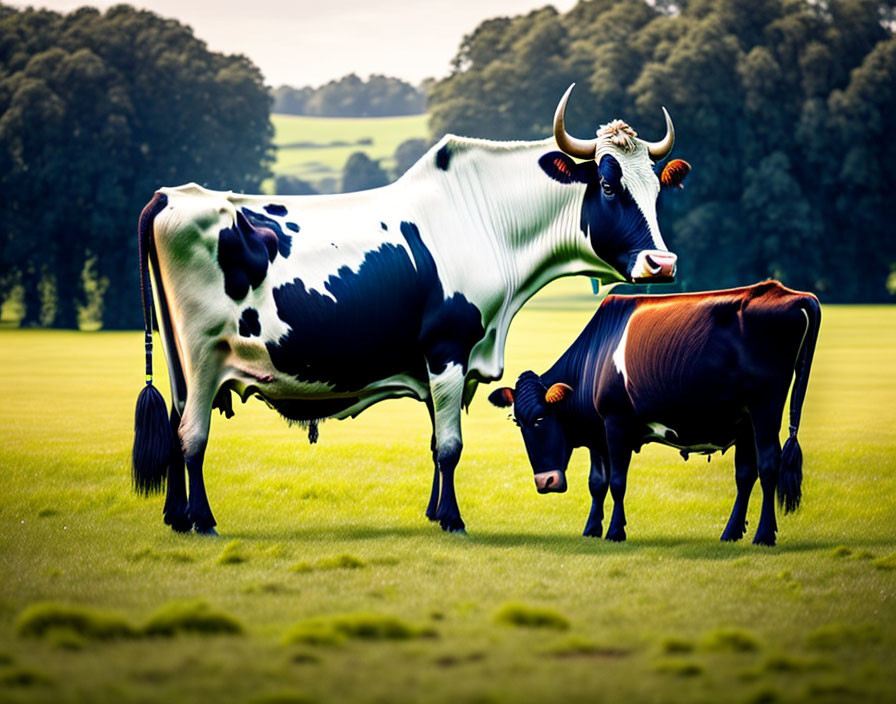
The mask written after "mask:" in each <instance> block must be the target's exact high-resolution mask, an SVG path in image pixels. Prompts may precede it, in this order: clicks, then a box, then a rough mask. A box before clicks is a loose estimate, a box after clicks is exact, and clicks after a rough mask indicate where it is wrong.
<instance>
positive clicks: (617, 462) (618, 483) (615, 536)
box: [606, 417, 632, 542]
mask: <svg viewBox="0 0 896 704" xmlns="http://www.w3.org/2000/svg"><path fill="white" fill-rule="evenodd" d="M606 430H607V450H608V452H609V456H610V495H611V496H612V497H613V516H612V517H611V518H610V527H609V528H607V535H606V539H607V540H613V541H616V542H621V541H623V540H625V484H626V480H627V478H628V465H629V463H630V462H631V459H632V445H631V441H630V439H629V435H630V433H629V432H628V427H627V425H626V424H625V422H624V421H621V420H619V419H616V418H613V417H609V418H607V420H606Z"/></svg>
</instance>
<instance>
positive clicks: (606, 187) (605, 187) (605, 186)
mask: <svg viewBox="0 0 896 704" xmlns="http://www.w3.org/2000/svg"><path fill="white" fill-rule="evenodd" d="M600 187H601V190H602V191H603V192H604V195H605V196H606V197H607V198H612V197H613V196H614V195H615V194H616V191H614V190H613V187H612V186H611V185H610V184H609V183H607V182H606V181H605V180H604V179H601V180H600Z"/></svg>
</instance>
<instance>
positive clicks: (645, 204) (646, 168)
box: [594, 139, 667, 250]
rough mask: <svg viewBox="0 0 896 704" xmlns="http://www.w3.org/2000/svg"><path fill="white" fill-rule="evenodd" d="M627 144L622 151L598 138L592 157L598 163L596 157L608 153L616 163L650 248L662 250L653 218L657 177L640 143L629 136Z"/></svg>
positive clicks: (607, 141) (645, 149)
mask: <svg viewBox="0 0 896 704" xmlns="http://www.w3.org/2000/svg"><path fill="white" fill-rule="evenodd" d="M630 144H631V145H632V148H631V149H628V150H623V149H621V148H620V147H618V146H616V145H615V144H613V143H612V142H610V141H609V140H608V139H606V140H605V139H602V140H601V141H600V143H599V144H598V146H597V150H596V151H595V154H594V159H595V161H596V162H597V163H598V164H600V160H601V159H602V158H603V157H604V156H606V155H609V156H612V157H613V158H614V159H616V161H618V162H619V166H620V167H621V168H622V186H623V188H625V189H626V190H627V191H628V192H629V193H630V194H631V196H632V199H633V200H634V201H635V203H636V204H637V206H638V209H639V210H640V211H641V214H642V215H643V216H644V220H646V221H647V228H648V229H649V230H650V238H651V239H652V240H653V247H654V249H659V250H666V249H667V247H666V244H665V242H663V237H662V235H661V234H660V226H659V223H658V222H657V219H656V199H657V196H658V195H659V193H660V180H659V179H658V178H657V177H656V174H655V173H654V172H653V162H652V161H651V160H650V154H649V153H648V152H647V147H646V146H645V145H644V143H643V142H641V141H640V140H637V139H633V140H631V141H630Z"/></svg>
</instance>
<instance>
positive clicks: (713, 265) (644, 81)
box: [428, 0, 896, 301]
mask: <svg viewBox="0 0 896 704" xmlns="http://www.w3.org/2000/svg"><path fill="white" fill-rule="evenodd" d="M893 16H894V10H893V3H892V2H890V1H889V0H887V1H884V2H879V1H876V0H823V1H820V2H813V1H811V0H758V1H757V2H755V3H744V2H741V1H740V0H687V1H685V2H680V1H679V2H671V1H669V2H667V1H666V0H660V1H659V2H647V1H645V0H590V1H589V2H580V3H578V4H577V5H576V6H575V7H573V8H572V9H571V10H570V11H569V12H567V13H565V14H558V13H557V12H556V11H554V10H552V9H550V8H545V9H542V10H536V11H534V12H530V13H528V14H526V15H520V16H518V17H504V18H495V19H490V20H487V21H485V22H483V23H482V24H480V25H479V26H478V27H477V28H476V29H475V30H474V31H473V32H471V33H470V34H469V35H467V36H466V37H464V39H463V41H462V42H461V44H460V46H459V48H458V51H457V55H456V56H455V59H454V62H453V70H452V73H451V74H450V75H449V76H448V77H446V78H444V79H442V80H441V81H438V82H436V83H435V84H434V85H433V86H432V88H431V90H430V91H429V94H428V96H429V97H428V101H429V111H430V116H431V119H430V129H431V137H432V139H433V140H436V139H438V138H439V137H440V136H441V135H442V134H443V133H445V132H455V133H460V134H466V135H470V136H478V137H488V138H495V139H536V138H542V137H546V136H548V135H549V134H550V130H551V119H552V117H553V113H554V107H555V106H556V101H557V99H558V98H559V96H560V95H562V93H563V91H564V90H565V89H566V87H567V86H568V85H569V83H570V82H572V81H576V83H577V86H576V91H575V93H574V95H573V99H572V101H571V102H570V104H569V106H568V111H567V126H568V128H569V131H570V132H571V133H573V134H578V135H581V136H582V137H587V136H588V135H589V134H593V131H594V130H595V129H596V128H597V127H598V125H599V124H601V123H605V122H608V121H610V120H611V119H613V118H617V117H618V118H622V119H624V120H626V121H627V122H629V123H630V124H631V125H632V126H633V127H635V129H637V131H638V132H639V133H640V134H641V135H642V136H643V137H645V138H646V139H652V138H653V137H652V135H659V134H662V129H663V122H662V116H661V113H660V110H659V107H660V106H661V105H665V106H666V107H667V108H668V109H669V112H670V113H671V115H672V117H673V119H674V121H675V126H676V144H675V156H677V157H680V158H683V159H686V160H688V161H689V162H691V164H692V165H693V171H692V173H691V175H690V176H689V178H688V181H687V183H686V188H685V190H684V191H683V192H681V193H675V194H667V195H663V196H662V197H661V201H660V204H661V212H660V222H661V226H662V229H663V234H664V236H665V238H666V241H667V243H668V244H669V246H670V247H671V248H672V249H673V250H674V251H676V252H677V253H678V254H679V263H680V269H679V276H678V283H677V286H678V288H680V289H684V290H695V289H701V288H718V287H720V286H731V285H740V284H745V283H752V282H753V281H755V280H757V279H760V278H764V277H767V276H778V277H781V278H783V279H784V282H785V283H787V284H790V285H792V286H797V287H804V288H810V289H813V290H815V291H818V292H820V293H821V294H823V295H824V297H825V298H826V299H827V300H831V299H834V298H836V299H837V300H867V301H874V300H887V299H888V296H889V293H888V292H887V281H888V280H889V281H890V286H891V287H892V286H893V284H892V281H893V275H892V274H891V271H892V269H891V267H893V268H896V239H894V238H893V237H892V232H891V230H892V228H891V227H890V225H889V223H890V222H891V216H890V213H889V210H890V209H891V208H892V206H891V205H890V204H892V203H893V202H894V201H896V198H894V196H896V193H894V191H896V181H894V179H893V178H892V176H891V171H892V164H893V163H894V160H896V151H894V148H893V145H894V144H896V141H894V140H893V138H892V135H891V134H890V132H891V131H892V124H893V120H892V117H891V116H892V115H894V114H896V97H894V95H896V89H894V86H896V39H894V38H893V33H892V30H893V24H892V22H888V20H892V17H893Z"/></svg>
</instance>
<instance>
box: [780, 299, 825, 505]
mask: <svg viewBox="0 0 896 704" xmlns="http://www.w3.org/2000/svg"><path fill="white" fill-rule="evenodd" d="M799 309H800V310H801V311H802V312H803V314H804V315H805V316H806V332H805V334H804V335H803V341H802V343H801V345H800V349H799V352H798V353H797V356H796V365H795V368H794V375H795V377H796V380H795V381H794V382H793V388H792V389H791V391H790V437H788V438H787V442H785V443H784V449H783V450H782V452H781V471H780V473H779V474H778V504H779V505H781V506H783V507H784V513H791V512H793V511H796V510H797V509H798V508H799V506H800V499H802V496H803V489H802V485H803V451H802V450H801V449H800V443H799V441H798V440H797V438H796V434H797V431H798V430H799V427H800V415H801V413H802V410H803V401H804V400H805V398H806V387H807V386H808V384H809V370H810V369H811V367H812V357H813V356H814V355H815V343H816V341H817V340H818V330H819V327H820V326H821V306H820V305H819V304H818V299H817V298H815V296H811V295H810V296H805V297H804V298H803V300H802V301H801V302H800V304H799Z"/></svg>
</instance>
